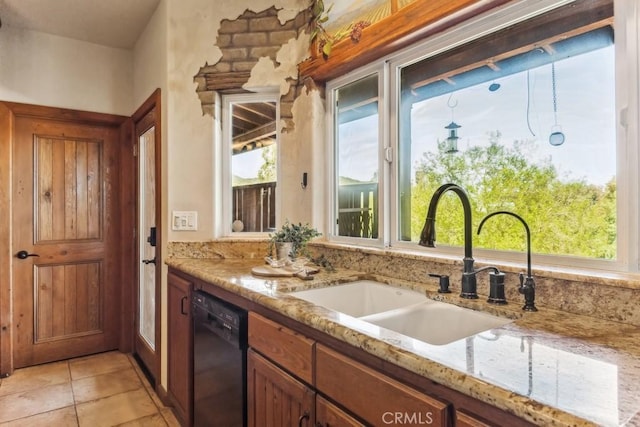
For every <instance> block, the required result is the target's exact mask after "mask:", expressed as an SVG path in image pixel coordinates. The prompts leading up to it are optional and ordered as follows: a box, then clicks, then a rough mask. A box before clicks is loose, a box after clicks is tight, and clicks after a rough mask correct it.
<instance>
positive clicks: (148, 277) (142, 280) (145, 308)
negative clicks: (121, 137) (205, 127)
mask: <svg viewBox="0 0 640 427" xmlns="http://www.w3.org/2000/svg"><path fill="white" fill-rule="evenodd" d="M132 118H133V122H134V126H135V139H136V140H135V142H134V144H135V146H136V147H137V149H136V153H137V171H138V173H137V188H138V195H137V203H136V205H137V209H136V211H137V214H138V215H137V216H138V218H137V224H138V226H137V227H136V228H137V230H138V232H137V248H138V250H137V253H138V257H137V265H138V268H137V270H138V275H137V292H136V296H137V297H136V302H135V319H136V320H135V325H136V328H135V334H134V344H133V351H134V353H135V354H136V355H137V356H138V359H139V360H140V361H141V362H142V364H143V365H144V367H145V368H146V370H147V373H148V374H150V377H151V380H152V381H154V382H157V381H159V379H160V356H159V352H158V351H157V349H159V348H160V326H159V325H160V309H159V307H160V298H161V296H160V295H161V293H160V275H161V264H162V262H161V252H160V248H161V246H162V245H161V232H160V227H158V226H159V224H160V217H161V212H160V205H161V204H160V191H159V188H160V187H159V179H157V177H159V176H160V127H161V126H160V90H159V89H158V90H156V91H155V92H154V94H153V95H151V97H149V99H147V101H146V102H145V103H144V104H143V105H142V106H141V107H140V108H139V109H138V111H136V113H135V114H134V115H133V117H132ZM154 385H155V384H154Z"/></svg>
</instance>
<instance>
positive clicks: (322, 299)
mask: <svg viewBox="0 0 640 427" xmlns="http://www.w3.org/2000/svg"><path fill="white" fill-rule="evenodd" d="M291 295H293V296H294V297H296V298H300V299H303V300H305V301H309V302H311V303H313V304H315V305H320V306H322V307H325V308H328V309H331V310H334V311H337V312H340V313H344V314H348V315H349V316H353V317H362V316H367V315H370V314H373V313H380V312H384V311H389V310H393V309H397V308H400V307H406V306H408V305H412V304H416V303H419V302H424V301H427V297H426V296H425V295H424V294H423V293H421V292H417V291H413V290H410V289H403V288H398V287H395V286H391V285H387V284H384V283H379V282H375V281H372V280H359V281H355V282H350V283H347V284H344V285H336V286H328V287H326V288H319V289H309V290H306V291H298V292H292V293H291Z"/></svg>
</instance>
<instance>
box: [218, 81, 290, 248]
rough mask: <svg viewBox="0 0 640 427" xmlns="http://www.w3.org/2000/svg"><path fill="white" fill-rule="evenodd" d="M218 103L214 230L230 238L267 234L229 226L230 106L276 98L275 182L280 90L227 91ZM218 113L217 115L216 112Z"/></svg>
mask: <svg viewBox="0 0 640 427" xmlns="http://www.w3.org/2000/svg"><path fill="white" fill-rule="evenodd" d="M220 98H221V100H220V105H221V109H222V116H221V117H222V122H221V127H222V129H221V131H220V133H219V135H220V138H216V141H220V143H219V144H217V147H215V148H214V156H215V157H217V158H216V159H214V166H215V167H217V170H218V171H219V173H216V174H215V175H214V176H215V178H214V179H215V181H216V182H219V183H221V186H215V187H214V188H215V189H216V190H217V191H218V194H220V197H214V198H213V200H214V207H213V211H214V213H215V215H214V230H215V236H216V237H218V238H219V237H232V238H236V239H237V238H264V237H266V236H268V234H269V233H268V232H267V231H265V232H244V231H241V232H236V231H233V230H231V223H232V221H233V212H232V211H231V208H230V207H231V206H233V190H232V180H231V157H232V136H231V130H232V129H233V127H232V120H233V117H232V116H231V114H230V113H231V109H230V106H231V105H232V104H237V103H240V102H275V104H276V147H278V150H277V156H276V182H280V179H281V171H280V169H281V168H280V152H281V150H280V149H279V148H280V94H279V92H278V88H273V89H269V90H265V91H264V92H260V93H238V94H230V95H222V96H221V97H220ZM219 117H220V116H219ZM280 187H281V186H280V185H276V195H275V197H276V219H277V218H279V216H278V213H279V212H280V210H281V198H282V196H281V194H280ZM276 226H278V224H276Z"/></svg>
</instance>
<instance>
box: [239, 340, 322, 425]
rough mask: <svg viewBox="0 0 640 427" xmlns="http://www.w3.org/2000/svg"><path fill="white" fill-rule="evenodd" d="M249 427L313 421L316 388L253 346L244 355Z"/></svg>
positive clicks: (310, 422) (313, 422)
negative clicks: (282, 367) (258, 351)
mask: <svg viewBox="0 0 640 427" xmlns="http://www.w3.org/2000/svg"><path fill="white" fill-rule="evenodd" d="M247 383H248V384H247V400H248V402H247V407H248V411H249V413H248V425H249V427H289V426H290V427H298V426H313V425H314V424H315V392H314V391H313V389H311V388H310V387H308V386H307V385H306V384H304V383H302V382H301V381H298V380H297V379H295V378H294V377H292V376H291V375H289V374H288V373H287V372H285V371H284V370H282V369H280V368H278V367H277V366H276V365H274V364H273V363H271V362H270V361H269V360H267V359H265V358H264V357H262V356H261V355H259V354H258V353H256V352H255V351H253V350H249V352H248V355H247Z"/></svg>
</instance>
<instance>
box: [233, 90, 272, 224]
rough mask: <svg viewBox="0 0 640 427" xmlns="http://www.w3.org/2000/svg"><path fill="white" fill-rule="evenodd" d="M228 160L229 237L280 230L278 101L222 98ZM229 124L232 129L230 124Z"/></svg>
mask: <svg viewBox="0 0 640 427" xmlns="http://www.w3.org/2000/svg"><path fill="white" fill-rule="evenodd" d="M222 104H223V135H224V141H225V144H224V147H225V148H224V151H225V153H224V158H225V159H227V160H228V164H227V168H226V169H227V170H228V174H227V176H226V178H227V179H226V181H227V182H228V183H229V185H228V187H227V192H228V193H227V196H226V198H227V200H228V201H229V202H228V203H225V204H224V206H226V207H227V208H226V210H225V212H224V214H223V215H224V217H225V224H226V225H225V228H226V230H227V232H226V233H225V234H232V233H265V232H269V231H272V230H274V229H275V226H276V225H275V219H276V184H277V178H278V167H277V165H278V162H277V159H278V151H277V150H278V101H277V98H276V97H275V96H265V95H263V94H259V95H258V94H240V95H228V96H224V97H223V98H222ZM225 125H226V126H225Z"/></svg>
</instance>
